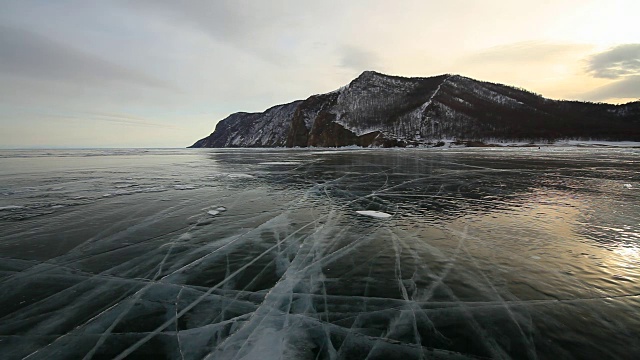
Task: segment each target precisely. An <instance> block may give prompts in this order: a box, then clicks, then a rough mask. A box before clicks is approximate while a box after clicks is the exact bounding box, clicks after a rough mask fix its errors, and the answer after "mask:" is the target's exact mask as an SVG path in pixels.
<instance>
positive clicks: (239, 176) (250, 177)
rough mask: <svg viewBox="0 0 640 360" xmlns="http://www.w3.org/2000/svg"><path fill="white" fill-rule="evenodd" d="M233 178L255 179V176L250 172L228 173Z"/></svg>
mask: <svg viewBox="0 0 640 360" xmlns="http://www.w3.org/2000/svg"><path fill="white" fill-rule="evenodd" d="M227 176H229V177H230V178H233V179H253V178H255V176H253V175H249V174H229V175H227Z"/></svg>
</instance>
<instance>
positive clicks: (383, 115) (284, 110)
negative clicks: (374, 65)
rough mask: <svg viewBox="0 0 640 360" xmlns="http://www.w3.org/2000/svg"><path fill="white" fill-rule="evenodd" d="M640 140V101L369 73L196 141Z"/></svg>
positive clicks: (229, 123)
mask: <svg viewBox="0 0 640 360" xmlns="http://www.w3.org/2000/svg"><path fill="white" fill-rule="evenodd" d="M568 138H574V139H598V140H615V141H620V140H630V141H640V102H634V103H629V104H625V105H609V104H593V103H584V102H577V101H557V100H550V99H546V98H543V97H542V96H540V95H538V94H535V93H532V92H529V91H526V90H524V89H518V88H515V87H510V86H506V85H501V84H494V83H489V82H483V81H477V80H474V79H471V78H468V77H464V76H460V75H440V76H434V77H428V78H405V77H399V76H389V75H384V74H380V73H376V72H373V71H365V72H364V73H362V74H361V75H360V76H358V77H357V78H356V79H354V80H353V81H351V82H350V83H349V84H348V85H346V86H343V87H341V88H340V89H338V90H336V91H332V92H330V93H326V94H320V95H313V96H311V97H309V98H307V99H306V100H298V101H294V102H291V103H289V104H284V105H278V106H274V107H272V108H270V109H268V110H266V111H265V112H263V113H236V114H232V115H230V116H229V117H227V118H226V119H224V120H222V121H220V123H219V124H218V125H217V126H216V130H215V131H214V132H213V133H212V134H211V135H209V136H208V137H206V138H203V139H201V140H199V141H197V142H196V143H195V144H194V145H192V147H282V146H288V147H292V146H301V147H305V146H349V145H358V146H408V145H428V144H435V143H436V142H438V141H439V140H440V139H459V140H473V141H484V140H488V139H491V140H496V139H497V140H501V141H502V140H504V141H530V140H543V141H554V140H557V139H568Z"/></svg>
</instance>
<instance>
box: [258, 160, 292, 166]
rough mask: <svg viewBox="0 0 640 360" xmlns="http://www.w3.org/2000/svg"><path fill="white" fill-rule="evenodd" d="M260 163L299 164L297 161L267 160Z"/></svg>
mask: <svg viewBox="0 0 640 360" xmlns="http://www.w3.org/2000/svg"><path fill="white" fill-rule="evenodd" d="M259 164H260V165H300V162H298V161H267V162H261V163H259Z"/></svg>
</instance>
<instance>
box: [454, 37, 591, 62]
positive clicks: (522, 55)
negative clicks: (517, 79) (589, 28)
mask: <svg viewBox="0 0 640 360" xmlns="http://www.w3.org/2000/svg"><path fill="white" fill-rule="evenodd" d="M591 47H592V46H591V45H585V44H571V43H552V42H544V41H522V42H516V43H511V44H505V45H499V46H494V47H491V48H488V49H486V50H483V51H480V52H477V53H475V54H472V55H470V56H468V57H466V58H465V59H464V61H465V62H476V63H478V62H480V63H513V62H520V63H525V62H548V61H552V60H555V59H559V58H562V57H564V56H567V55H572V54H576V53H580V52H584V51H587V50H588V49H590V48H591Z"/></svg>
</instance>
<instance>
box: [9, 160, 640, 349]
mask: <svg viewBox="0 0 640 360" xmlns="http://www.w3.org/2000/svg"><path fill="white" fill-rule="evenodd" d="M639 339H640V149H586V148H547V149H544V148H543V149H541V150H539V149H537V148H510V149H507V148H502V149H426V150H409V149H402V150H394V149H386V150H326V149H324V150H323V149H316V150H308V149H307V150H252V149H245V150H215V149H198V150H195V149H189V150H187V149H184V150H182V149H178V150H31V151H8V150H4V151H0V357H1V358H2V359H47V360H48V359H92V358H93V359H111V358H115V359H123V358H128V359H136V358H139V359H149V358H152V359H163V358H167V359H281V358H283V359H402V360H409V359H484V358H498V359H509V358H513V359H572V358H575V359H605V358H606V359H633V358H636V359H637V358H640V341H639Z"/></svg>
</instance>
